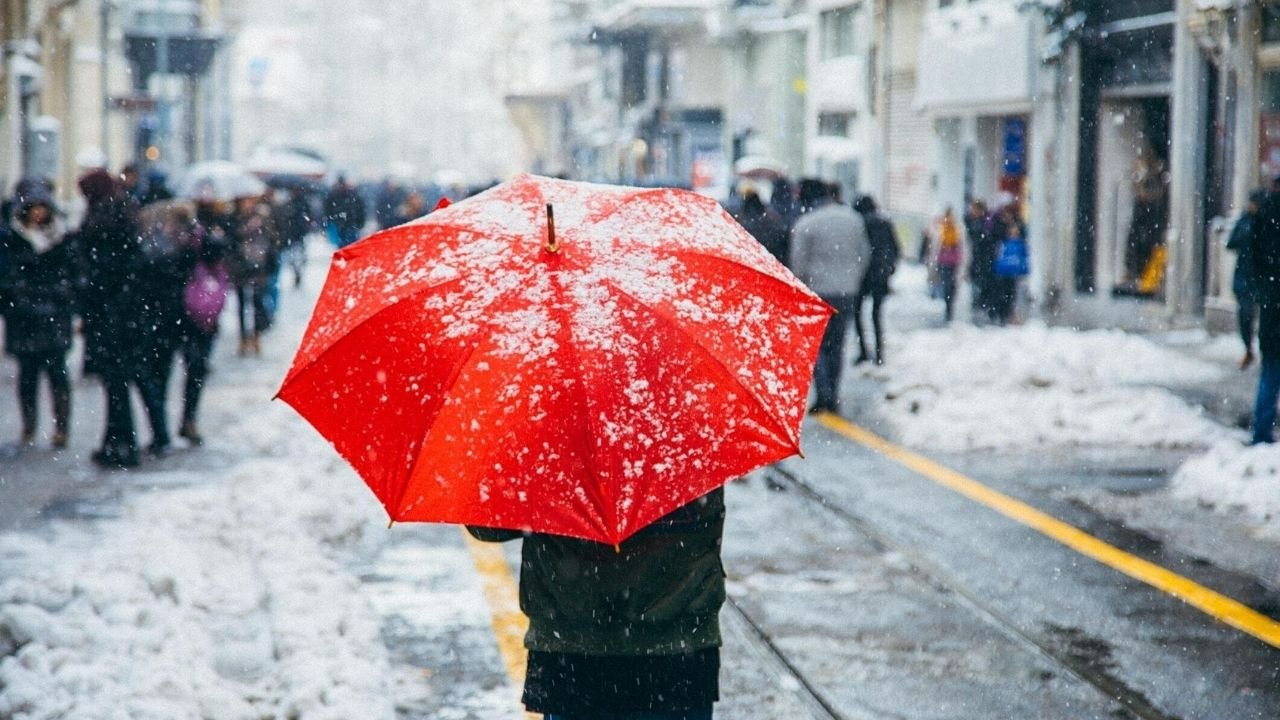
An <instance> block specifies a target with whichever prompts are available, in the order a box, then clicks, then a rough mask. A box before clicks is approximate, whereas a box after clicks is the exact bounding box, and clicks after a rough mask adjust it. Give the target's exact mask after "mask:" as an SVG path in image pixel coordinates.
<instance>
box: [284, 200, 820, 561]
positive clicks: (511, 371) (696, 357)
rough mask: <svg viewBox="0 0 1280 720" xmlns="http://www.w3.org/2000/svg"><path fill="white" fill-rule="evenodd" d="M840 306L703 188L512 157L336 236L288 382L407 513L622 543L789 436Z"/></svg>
mask: <svg viewBox="0 0 1280 720" xmlns="http://www.w3.org/2000/svg"><path fill="white" fill-rule="evenodd" d="M830 312H831V309H830V307H829V306H827V305H826V304H825V303H824V302H822V300H820V299H819V298H818V297H817V296H815V295H814V294H813V293H811V292H810V291H809V290H808V288H806V287H805V286H804V285H803V284H802V283H800V281H799V280H797V279H796V278H795V277H794V276H792V275H791V274H790V273H789V272H788V271H787V270H786V269H785V268H784V267H783V266H782V265H781V264H779V263H778V262H776V261H775V260H774V259H773V257H772V256H771V255H770V254H769V253H768V252H767V251H766V250H764V248H762V247H761V246H760V244H759V243H757V242H756V241H755V240H753V239H752V238H751V236H750V235H749V234H747V233H746V231H745V230H743V229H742V228H741V227H740V226H739V225H738V224H737V223H735V222H734V221H733V220H732V218H730V217H729V215H728V214H727V213H726V212H725V211H724V210H723V209H722V208H721V207H720V206H719V205H718V204H717V203H715V202H714V201H713V200H711V199H709V198H705V197H702V196H700V195H696V194H693V193H689V192H684V191H679V190H672V189H657V190H639V189H635V188H622V187H613V186H605V185H589V184H584V183H575V182H569V181H562V180H551V179H548V178H541V177H534V176H521V177H519V178H517V179H515V180H513V181H511V182H508V183H505V184H502V185H499V186H497V187H495V188H493V189H490V190H489V191H486V192H485V193H482V194H480V195H477V196H475V197H473V198H470V199H468V200H464V201H462V202H459V203H457V204H454V205H452V206H450V207H448V208H446V209H442V210H439V211H437V212H434V213H432V214H430V215H428V216H426V217H425V218H422V219H420V220H417V221H415V222H412V223H409V224H407V225H401V226H399V227H396V228H392V229H390V230H386V231H383V232H381V233H378V234H375V235H372V236H370V237H368V238H366V239H364V240H362V241H360V242H357V243H355V244H353V245H351V246H349V247H347V248H344V249H342V250H341V251H339V252H337V253H336V254H335V255H334V258H333V262H332V266H331V268H330V272H329V277H328V279H327V280H326V282H325V287H324V290H323V291H322V293H321V296H320V299H319V301H318V302H317V306H316V309H315V311H314V314H313V316H312V318H311V322H310V325H309V327H308V328H307V331H306V334H305V336H304V337H303V340H302V343H301V346H300V348H299V349H298V353H297V356H296V357H295V358H294V361H293V365H292V368H291V369H290V370H289V373H288V375H287V376H286V378H285V380H284V382H283V384H282V387H281V389H280V393H279V397H280V398H282V399H283V400H284V401H285V402H287V403H288V404H290V405H291V406H293V407H294V408H295V409H296V410H297V411H298V412H299V413H300V414H301V415H302V416H303V417H305V418H306V419H307V420H308V421H309V422H310V423H311V424H312V425H313V426H314V427H315V428H316V429H317V430H318V431H319V432H320V433H321V434H322V435H323V436H324V437H326V438H327V439H328V440H329V441H330V442H332V443H333V445H334V446H335V448H336V449H337V450H338V452H339V453H341V454H342V456H343V457H345V458H346V459H347V461H348V462H350V463H351V465H352V466H353V467H354V468H355V469H356V471H357V472H359V474H360V475H361V476H362V478H363V479H364V481H365V482H366V483H367V484H368V485H369V487H370V488H371V489H372V490H373V492H374V493H375V494H376V495H377V497H378V498H379V499H380V500H381V502H382V503H383V505H384V506H385V508H386V510H387V513H388V515H389V516H390V517H391V519H392V520H394V521H434V522H452V523H466V524H473V525H483V526H489V527H503V528H512V529H522V530H533V531H537V532H545V533H552V534H558V535H566V536H571V537H578V538H585V539H590V540H596V541H599V542H604V543H609V544H617V543H620V542H622V541H623V540H624V539H626V538H627V537H629V536H630V535H631V534H633V533H635V532H636V531H637V530H640V529H641V528H643V527H644V526H645V525H646V524H648V523H650V522H652V521H654V520H656V519H657V518H659V517H661V516H662V515H664V514H666V513H667V512H669V511H671V510H673V509H675V508H677V507H679V506H681V505H683V504H685V503H687V502H689V501H691V500H693V499H695V498H697V497H700V496H702V495H704V494H705V493H707V492H709V491H711V490H713V489H715V488H716V487H719V486H720V485H723V484H724V483H725V482H727V481H728V480H729V479H731V478H733V477H736V476H738V475H741V474H743V473H746V472H748V471H750V470H752V469H754V468H757V467H760V466H762V465H765V464H768V463H770V462H774V461H777V460H779V459H781V458H784V457H787V456H790V455H793V454H796V453H798V452H799V448H800V426H801V423H802V420H803V415H804V406H805V400H806V396H807V392H808V388H809V381H810V376H811V374H812V370H813V362H814V358H815V357H816V355H817V349H818V344H819V342H820V340H821V337H822V331H823V329H824V327H825V326H826V322H827V320H828V318H829V317H830Z"/></svg>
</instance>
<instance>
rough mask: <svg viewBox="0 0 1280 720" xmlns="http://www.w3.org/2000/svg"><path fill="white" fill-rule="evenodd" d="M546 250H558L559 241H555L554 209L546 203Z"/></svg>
mask: <svg viewBox="0 0 1280 720" xmlns="http://www.w3.org/2000/svg"><path fill="white" fill-rule="evenodd" d="M547 252H549V253H555V252H560V243H559V242H557V241H556V211H555V208H553V207H552V206H551V203H547Z"/></svg>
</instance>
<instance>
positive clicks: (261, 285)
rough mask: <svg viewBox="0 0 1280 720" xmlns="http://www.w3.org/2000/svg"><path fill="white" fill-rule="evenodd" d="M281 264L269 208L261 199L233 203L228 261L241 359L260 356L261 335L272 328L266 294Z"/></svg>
mask: <svg viewBox="0 0 1280 720" xmlns="http://www.w3.org/2000/svg"><path fill="white" fill-rule="evenodd" d="M279 262H280V236H279V231H278V229H277V228H276V223H275V219H274V218H273V217H272V214H271V206H270V204H269V203H266V202H264V201H263V200H262V199H261V198H256V197H249V198H240V199H239V200H237V201H236V223H235V233H234V235H233V236H232V244H231V253H230V255H229V257H228V258H227V264H228V269H229V270H230V273H231V282H232V283H233V284H234V285H235V289H236V309H237V311H238V313H239V327H240V348H239V354H240V355H261V354H262V344H261V343H262V340H261V338H262V334H263V333H265V332H266V331H267V330H268V329H269V328H270V327H271V321H272V318H271V310H270V308H269V307H268V302H267V291H268V286H269V284H270V282H271V277H272V275H274V274H275V272H276V269H277V268H278V267H279Z"/></svg>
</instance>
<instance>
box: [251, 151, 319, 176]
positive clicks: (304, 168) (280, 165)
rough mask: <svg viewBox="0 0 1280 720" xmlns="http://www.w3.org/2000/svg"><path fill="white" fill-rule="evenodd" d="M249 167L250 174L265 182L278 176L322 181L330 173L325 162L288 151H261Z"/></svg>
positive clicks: (252, 159)
mask: <svg viewBox="0 0 1280 720" xmlns="http://www.w3.org/2000/svg"><path fill="white" fill-rule="evenodd" d="M247 165H248V167H249V171H250V172H252V173H253V174H254V175H257V176H258V177H260V178H263V179H264V180H265V179H267V178H269V177H274V176H278V175H283V176H289V177H299V178H307V179H310V180H322V179H323V178H324V176H325V175H326V174H328V172H329V165H328V163H326V162H325V161H323V160H320V159H318V158H314V157H311V156H310V155H305V154H303V153H300V152H296V151H293V150H287V149H271V150H259V151H258V152H255V153H254V154H253V155H252V156H251V157H250V158H249V161H248V163H247Z"/></svg>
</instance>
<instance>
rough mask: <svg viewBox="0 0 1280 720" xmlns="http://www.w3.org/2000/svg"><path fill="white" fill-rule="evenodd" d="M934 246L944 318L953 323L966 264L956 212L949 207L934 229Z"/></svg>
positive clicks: (934, 258)
mask: <svg viewBox="0 0 1280 720" xmlns="http://www.w3.org/2000/svg"><path fill="white" fill-rule="evenodd" d="M933 234H934V238H933V242H932V245H933V246H934V247H935V248H936V249H937V250H936V252H935V254H934V257H933V262H934V265H935V266H936V267H937V269H938V284H939V289H940V290H941V293H942V302H943V303H944V308H945V309H944V317H945V319H946V321H947V322H951V320H952V318H953V317H954V316H955V302H956V292H957V290H958V288H957V280H958V273H959V271H960V265H961V264H963V262H964V251H963V249H962V248H961V243H960V226H959V225H958V224H957V223H956V218H955V212H954V211H953V210H952V209H951V206H947V208H946V210H944V211H943V213H942V217H940V218H938V221H937V223H935V225H934V229H933Z"/></svg>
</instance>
